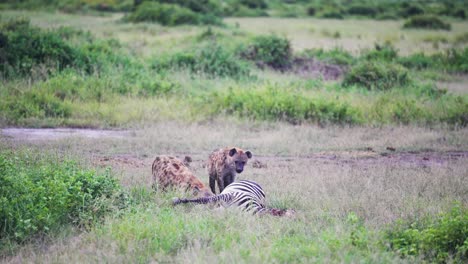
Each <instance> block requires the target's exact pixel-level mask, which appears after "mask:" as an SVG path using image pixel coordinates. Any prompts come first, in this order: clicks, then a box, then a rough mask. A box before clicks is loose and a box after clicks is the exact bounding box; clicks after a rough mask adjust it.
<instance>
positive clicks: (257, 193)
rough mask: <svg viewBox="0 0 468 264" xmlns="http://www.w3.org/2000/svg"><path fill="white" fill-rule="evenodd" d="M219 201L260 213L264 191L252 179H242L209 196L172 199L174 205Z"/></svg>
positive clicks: (263, 202)
mask: <svg viewBox="0 0 468 264" xmlns="http://www.w3.org/2000/svg"><path fill="white" fill-rule="evenodd" d="M218 201H221V202H223V203H224V206H225V207H229V206H237V207H239V208H242V209H243V210H245V211H253V213H254V214H255V213H260V212H263V211H265V210H266V208H265V192H263V189H262V187H261V186H260V185H259V184H258V183H256V182H253V181H248V180H242V181H238V182H233V183H231V184H229V185H228V186H227V187H226V188H225V189H224V190H223V192H221V193H220V194H218V195H214V196H211V197H201V198H197V199H184V198H182V199H179V198H176V199H174V201H173V204H174V205H177V204H181V203H198V204H207V203H215V202H218Z"/></svg>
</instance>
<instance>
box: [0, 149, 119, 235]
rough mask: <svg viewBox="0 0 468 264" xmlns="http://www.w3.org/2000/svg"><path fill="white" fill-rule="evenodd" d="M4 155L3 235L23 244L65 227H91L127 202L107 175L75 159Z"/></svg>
mask: <svg viewBox="0 0 468 264" xmlns="http://www.w3.org/2000/svg"><path fill="white" fill-rule="evenodd" d="M35 158H36V157H34V155H30V154H16V153H11V152H8V151H1V153H0V219H2V221H0V235H1V237H2V238H3V239H9V240H13V241H17V242H22V241H24V240H26V239H28V238H30V237H31V236H32V235H35V234H41V233H48V232H49V231H52V230H54V229H57V228H58V227H60V226H61V225H64V224H76V225H89V224H91V223H92V222H93V221H95V220H98V219H100V218H101V217H102V216H103V215H104V214H105V213H107V212H109V211H110V210H111V208H113V207H115V206H116V207H118V208H123V207H124V206H125V204H126V203H127V202H128V200H127V198H126V195H125V194H124V192H123V191H122V190H121V187H120V186H119V184H118V183H117V181H116V180H115V179H114V178H112V176H111V175H110V173H109V172H108V171H107V172H106V173H104V174H98V173H96V172H94V171H91V170H83V169H81V168H79V167H78V166H77V165H76V163H74V162H73V161H65V162H62V161H54V160H51V159H42V160H36V159H35Z"/></svg>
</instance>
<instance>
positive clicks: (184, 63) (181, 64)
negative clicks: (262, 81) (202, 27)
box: [153, 42, 250, 79]
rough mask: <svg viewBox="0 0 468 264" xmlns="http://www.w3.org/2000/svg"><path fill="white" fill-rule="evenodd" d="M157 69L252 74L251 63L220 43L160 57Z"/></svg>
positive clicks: (238, 75) (233, 75) (239, 75)
mask: <svg viewBox="0 0 468 264" xmlns="http://www.w3.org/2000/svg"><path fill="white" fill-rule="evenodd" d="M153 68H155V69H156V70H163V69H168V68H177V69H188V70H189V71H190V72H192V73H194V74H200V73H203V74H206V75H208V76H209V77H231V78H236V79H239V78H243V77H248V76H250V69H249V65H248V64H247V63H246V62H244V61H242V60H240V58H238V57H237V56H235V55H234V53H233V52H231V51H229V50H227V49H226V48H225V47H224V46H222V45H220V44H218V43H214V42H211V43H207V44H204V45H203V46H201V47H199V48H197V49H194V50H188V51H185V52H179V53H176V54H173V55H172V56H170V57H168V58H162V59H161V58H159V59H158V60H156V61H155V62H154V64H153Z"/></svg>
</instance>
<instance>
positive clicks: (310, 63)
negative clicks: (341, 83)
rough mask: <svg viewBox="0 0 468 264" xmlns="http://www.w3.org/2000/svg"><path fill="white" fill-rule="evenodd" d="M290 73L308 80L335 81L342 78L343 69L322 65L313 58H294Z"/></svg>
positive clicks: (322, 63) (336, 66)
mask: <svg viewBox="0 0 468 264" xmlns="http://www.w3.org/2000/svg"><path fill="white" fill-rule="evenodd" d="M290 71H292V72H294V73H295V74H297V75H299V76H301V77H303V78H308V79H316V78H322V79H324V80H337V79H339V78H340V77H341V76H343V74H344V72H345V68H344V67H343V66H340V65H335V64H328V63H324V62H322V61H319V60H316V59H314V58H295V59H294V60H293V62H292V65H291V69H290Z"/></svg>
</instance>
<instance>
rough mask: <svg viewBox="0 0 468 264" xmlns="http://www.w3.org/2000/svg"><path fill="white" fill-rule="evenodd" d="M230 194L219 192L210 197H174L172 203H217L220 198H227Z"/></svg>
mask: <svg viewBox="0 0 468 264" xmlns="http://www.w3.org/2000/svg"><path fill="white" fill-rule="evenodd" d="M228 196H229V194H218V195H213V196H210V197H200V198H196V199H186V198H174V199H172V204H173V205H178V204H181V203H184V204H185V203H197V204H207V203H215V202H218V201H220V200H226V199H228Z"/></svg>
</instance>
